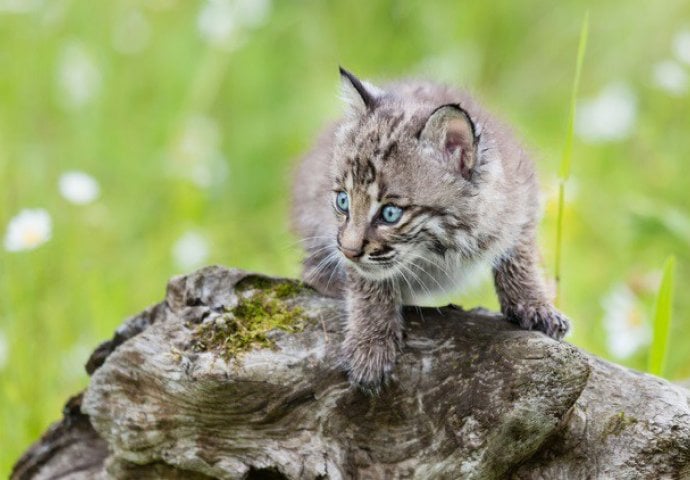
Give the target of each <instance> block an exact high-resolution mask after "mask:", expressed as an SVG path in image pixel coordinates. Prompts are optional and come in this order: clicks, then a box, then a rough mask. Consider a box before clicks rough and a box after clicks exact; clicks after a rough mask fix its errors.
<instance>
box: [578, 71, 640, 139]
mask: <svg viewBox="0 0 690 480" xmlns="http://www.w3.org/2000/svg"><path fill="white" fill-rule="evenodd" d="M636 117H637V98H636V96H635V94H634V92H633V91H632V90H631V89H630V87H628V86H627V85H625V84H621V83H614V84H610V85H608V86H606V87H605V88H604V89H603V90H602V91H601V93H600V94H599V95H598V96H597V97H596V98H593V99H590V100H585V101H582V102H580V104H579V105H578V107H577V115H576V118H575V130H576V132H577V134H578V136H579V137H580V138H582V139H583V140H584V141H587V142H590V143H596V142H605V141H616V140H624V139H625V138H627V137H628V136H629V135H630V133H631V132H632V130H633V127H634V126H635V120H636Z"/></svg>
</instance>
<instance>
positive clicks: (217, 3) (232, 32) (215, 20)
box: [197, 0, 238, 46]
mask: <svg viewBox="0 0 690 480" xmlns="http://www.w3.org/2000/svg"><path fill="white" fill-rule="evenodd" d="M197 26H198V27H199V33H201V36H202V37H203V38H204V40H206V41H207V42H209V43H210V44H213V45H216V46H225V45H228V44H230V43H231V42H232V40H235V39H236V35H237V33H238V32H237V29H238V25H237V19H236V18H235V12H234V8H233V4H232V2H230V1H229V0H209V1H207V2H206V5H204V6H203V7H202V9H201V11H200V12H199V17H198V19H197Z"/></svg>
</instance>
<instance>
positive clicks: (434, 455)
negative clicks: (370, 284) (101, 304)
mask: <svg viewBox="0 0 690 480" xmlns="http://www.w3.org/2000/svg"><path fill="white" fill-rule="evenodd" d="M342 314H343V304H342V302H340V301H338V300H334V299H329V298H325V297H322V296H320V295H318V294H317V293H315V292H314V291H312V290H310V289H308V288H306V287H303V286H300V285H299V284H297V283H296V282H291V281H288V280H278V279H267V278H265V277H261V276H256V275H249V274H246V273H244V272H241V271H238V270H227V269H224V268H220V267H209V268H206V269H203V270H201V271H199V272H196V273H194V274H191V275H188V276H183V277H178V278H175V279H173V280H172V281H171V282H170V284H169V285H168V291H167V296H166V298H165V300H164V301H163V302H162V303H160V304H158V305H156V306H154V307H152V308H150V309H148V310H146V311H144V312H143V313H141V314H140V315H138V316H136V317H133V318H131V319H130V320H128V321H127V322H125V323H124V324H123V325H122V327H120V329H119V330H118V331H117V333H116V334H115V336H114V337H113V339H112V340H111V341H109V342H106V343H104V344H103V345H101V346H100V347H99V348H98V349H97V350H96V351H95V352H94V354H93V355H92V356H91V358H90V360H89V362H88V364H87V370H88V371H89V373H90V374H92V379H91V384H90V386H89V387H88V388H87V390H86V391H85V392H84V393H83V397H82V396H77V397H75V398H73V399H71V400H70V402H69V403H68V406H67V407H66V409H65V412H64V418H63V420H62V421H61V422H59V423H58V424H56V425H54V426H53V427H51V429H50V430H49V431H48V432H47V433H46V434H45V435H44V436H43V438H42V439H41V440H40V441H39V442H37V444H35V445H34V446H33V447H32V448H31V449H30V450H29V451H28V452H27V453H26V454H25V455H24V456H23V457H22V458H21V459H20V461H19V462H18V463H17V465H16V466H15V470H14V473H13V477H12V478H14V479H25V478H70V479H78V478H84V479H87V478H88V479H92V478H136V479H146V478H189V479H202V478H230V479H235V478H237V479H247V478H249V479H251V478H254V479H256V478H276V479H280V478H290V479H319V478H320V479H340V478H372V479H373V478H386V479H388V478H430V479H435V478H440V479H445V478H449V479H456V478H467V479H493V478H511V479H585V478H587V479H637V478H649V479H659V478H690V392H689V391H688V390H686V389H684V388H682V387H679V386H674V385H672V384H670V383H669V382H666V381H664V380H662V379H659V378H656V377H653V376H650V375H645V374H642V373H638V372H634V371H631V370H628V369H625V368H622V367H619V366H616V365H613V364H611V363H608V362H605V361H603V360H599V359H597V358H594V357H592V356H591V355H588V354H586V353H584V352H582V351H580V350H578V349H577V348H575V347H573V346H571V345H569V344H567V343H559V342H556V341H554V340H551V339H549V338H547V337H546V336H544V335H542V334H540V333H535V332H526V331H521V330H518V329H517V328H516V327H514V326H513V325H511V324H509V323H508V322H506V321H505V320H504V319H503V318H502V317H501V316H500V315H496V314H491V313H488V312H484V311H470V312H466V311H463V310H461V309H460V308H458V307H454V306H448V307H445V308H441V309H428V308H422V309H417V308H408V309H406V311H405V318H406V328H407V331H406V343H405V348H404V350H403V352H402V353H401V355H400V357H399V360H398V365H397V378H396V379H395V380H394V381H393V382H392V383H391V384H390V385H389V386H388V387H387V388H386V389H385V390H384V391H383V392H382V393H381V395H380V396H373V397H372V396H367V395H364V394H362V393H360V392H359V391H356V390H353V389H352V388H350V387H349V385H348V383H347V381H346V378H345V375H344V374H343V372H342V371H341V370H340V369H339V368H338V345H339V342H340V339H341V328H342V326H341V319H342ZM262 315H264V316H266V315H267V318H262ZM250 321H251V322H255V323H257V322H258V324H259V325H260V328H259V330H257V331H254V332H252V331H250V330H251V328H253V327H250V326H247V325H249V323H250ZM262 322H263V323H262ZM265 322H269V323H270V322H275V325H277V326H278V327H280V328H282V330H281V329H277V330H273V331H271V332H270V333H268V334H267V335H266V334H264V333H263V330H266V328H265V327H266V325H265V324H264V323H265ZM271 325H273V324H271ZM261 328H263V330H261ZM245 330H246V331H245Z"/></svg>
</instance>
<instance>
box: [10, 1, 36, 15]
mask: <svg viewBox="0 0 690 480" xmlns="http://www.w3.org/2000/svg"><path fill="white" fill-rule="evenodd" d="M39 7H40V1H39V0H0V13H30V12H32V11H34V10H37V9H38V8H39Z"/></svg>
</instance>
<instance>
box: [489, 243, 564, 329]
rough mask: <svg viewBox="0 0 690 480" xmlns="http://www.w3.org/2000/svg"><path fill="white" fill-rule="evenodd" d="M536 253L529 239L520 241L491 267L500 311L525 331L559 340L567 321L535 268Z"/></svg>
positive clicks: (536, 266)
mask: <svg viewBox="0 0 690 480" xmlns="http://www.w3.org/2000/svg"><path fill="white" fill-rule="evenodd" d="M537 252H538V250H537V246H536V242H535V241H534V239H533V238H531V236H528V237H527V238H525V239H524V240H522V241H521V242H520V243H519V244H518V245H517V246H516V247H515V248H513V250H511V251H510V252H509V253H508V254H507V255H505V256H504V257H502V258H501V259H500V260H499V261H498V262H497V263H496V265H495V266H494V280H495V284H496V293H497V294H498V299H499V301H500V303H501V311H502V312H503V314H504V315H505V316H506V317H507V318H508V319H509V320H510V321H512V322H515V323H517V324H518V325H520V327H522V328H524V329H525V330H539V331H540V332H544V333H545V334H547V335H548V336H550V337H552V338H555V339H558V340H560V339H561V338H563V337H564V336H565V334H566V333H568V329H569V328H570V322H569V321H568V319H567V318H566V317H565V316H564V315H563V314H562V313H560V312H559V311H558V310H557V309H556V308H555V307H554V306H553V305H552V303H551V300H550V298H549V296H548V295H547V293H546V288H545V286H544V281H543V278H542V274H541V272H540V271H539V266H538V261H537V258H538V253H537Z"/></svg>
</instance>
